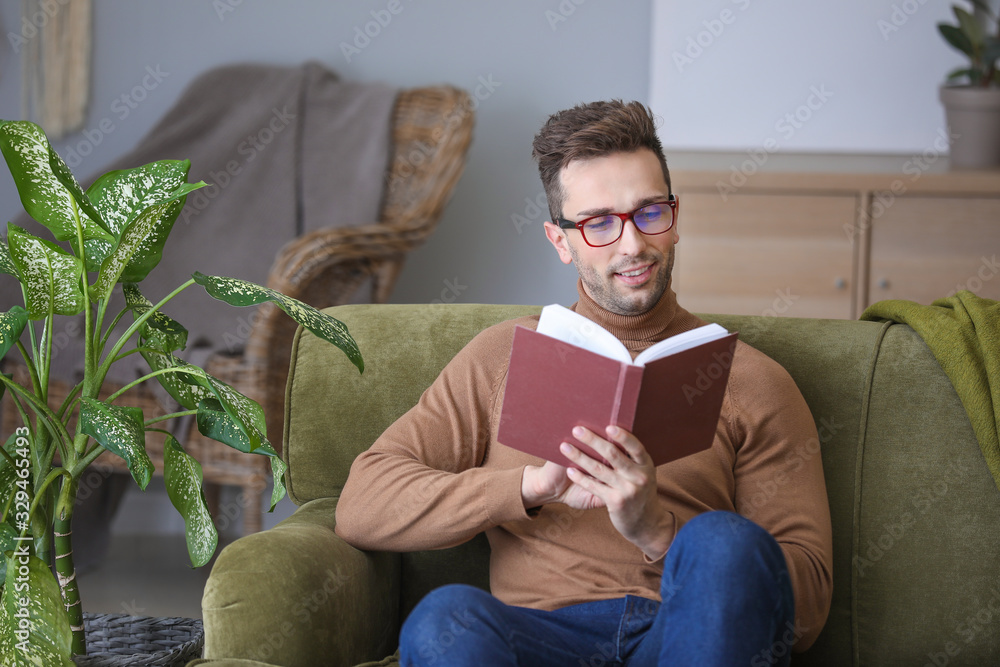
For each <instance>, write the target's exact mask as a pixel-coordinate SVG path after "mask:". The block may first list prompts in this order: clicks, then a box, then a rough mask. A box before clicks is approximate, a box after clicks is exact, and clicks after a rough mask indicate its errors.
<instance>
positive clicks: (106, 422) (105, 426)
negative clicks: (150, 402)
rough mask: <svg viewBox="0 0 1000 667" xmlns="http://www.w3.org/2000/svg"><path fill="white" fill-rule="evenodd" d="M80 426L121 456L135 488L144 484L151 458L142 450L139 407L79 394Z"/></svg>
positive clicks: (143, 434) (150, 471)
mask: <svg viewBox="0 0 1000 667" xmlns="http://www.w3.org/2000/svg"><path fill="white" fill-rule="evenodd" d="M80 430H81V431H83V432H84V433H86V434H87V435H89V436H90V437H92V438H93V439H94V440H96V441H97V442H98V443H99V444H100V445H101V446H102V447H104V449H106V450H108V451H109V452H112V453H113V454H117V455H118V456H120V457H121V458H122V459H124V460H125V463H127V464H128V469H129V472H131V473H132V479H134V480H135V482H136V484H138V485H139V488H141V489H145V488H146V485H147V484H149V480H150V479H152V477H153V462H152V461H150V460H149V455H148V454H147V453H146V429H145V427H144V426H143V423H142V408H134V407H130V406H125V405H108V404H107V403H102V402H101V401H98V400H96V399H93V398H83V399H81V404H80Z"/></svg>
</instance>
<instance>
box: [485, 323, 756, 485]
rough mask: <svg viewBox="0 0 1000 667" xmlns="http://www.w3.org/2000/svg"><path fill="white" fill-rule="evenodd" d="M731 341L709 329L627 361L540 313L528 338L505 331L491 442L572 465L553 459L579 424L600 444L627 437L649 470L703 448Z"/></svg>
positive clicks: (576, 326) (601, 336) (596, 332)
mask: <svg viewBox="0 0 1000 667" xmlns="http://www.w3.org/2000/svg"><path fill="white" fill-rule="evenodd" d="M736 338H737V334H735V333H729V332H728V331H726V330H725V329H724V328H723V327H721V326H719V325H718V324H708V325H705V326H703V327H699V328H697V329H692V330H690V331H685V332H683V333H680V334H678V335H676V336H673V337H671V338H667V339H665V340H662V341H660V342H658V343H656V344H654V345H652V346H650V347H649V348H647V349H646V350H644V351H643V352H642V353H640V354H639V355H638V356H637V357H636V358H635V360H634V361H633V360H632V356H631V354H629V351H628V349H627V348H626V347H625V345H624V344H622V342H621V341H620V340H618V339H617V338H615V336H614V335H613V334H611V333H610V332H609V331H607V330H606V329H604V328H603V327H601V326H600V325H598V324H597V323H596V322H593V321H592V320H589V319H587V318H586V317H584V316H583V315H580V314H578V313H576V312H574V311H572V310H569V309H568V308H564V307H563V306H559V305H551V306H546V307H545V308H543V309H542V315H541V318H540V319H539V322H538V327H537V329H536V330H532V329H529V328H527V327H523V326H518V327H517V328H516V329H515V331H514V342H513V347H512V349H511V357H510V370H509V372H508V374H507V387H506V389H505V391H504V398H503V407H502V409H501V413H500V429H499V434H498V440H499V441H500V443H501V444H503V445H506V446H508V447H513V448H514V449H518V450H521V451H523V452H526V453H528V454H532V455H534V456H538V457H541V458H543V459H547V460H549V461H554V462H555V463H559V464H560V465H565V466H569V465H573V464H572V463H571V462H570V461H569V459H567V458H565V457H564V456H563V455H562V454H561V453H560V452H559V445H560V443H562V442H569V443H571V444H573V445H575V446H577V447H579V448H580V449H581V450H583V451H584V452H586V453H587V454H589V455H591V456H593V457H594V458H596V459H598V460H603V459H602V458H601V457H600V456H598V455H597V454H596V453H594V452H593V451H592V450H591V449H590V448H589V447H587V446H586V445H584V444H583V443H581V442H579V441H578V440H576V438H574V437H573V436H572V430H573V427H574V426H577V425H580V426H585V427H587V428H589V429H590V430H591V431H593V432H595V433H597V434H598V435H600V436H602V437H604V428H605V427H606V426H607V425H608V424H615V425H617V426H620V427H622V428H624V429H626V430H628V431H631V432H632V433H634V434H635V435H636V437H638V438H639V440H640V441H641V442H642V443H643V445H644V446H645V447H646V451H648V452H649V454H650V456H651V457H652V459H653V463H654V464H655V465H658V466H659V465H663V464H664V463H669V462H670V461H673V460H675V459H679V458H681V457H684V456H687V455H689V454H694V453H695V452H699V451H701V450H703V449H707V448H708V447H710V446H711V444H712V440H713V439H714V437H715V430H716V424H717V423H718V421H719V413H720V411H721V409H722V398H723V395H724V394H725V389H726V383H727V381H728V379H729V369H730V367H731V366H732V362H733V353H734V351H735V349H736Z"/></svg>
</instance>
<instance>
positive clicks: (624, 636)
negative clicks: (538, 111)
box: [336, 101, 832, 667]
mask: <svg viewBox="0 0 1000 667" xmlns="http://www.w3.org/2000/svg"><path fill="white" fill-rule="evenodd" d="M534 156H535V158H536V160H537V161H538V165H539V172H540V174H541V178H542V183H543V185H544V187H545V192H546V196H547V197H548V201H549V208H550V213H551V214H552V222H546V223H545V234H546V237H547V238H548V240H549V242H550V243H552V245H553V247H554V248H555V250H556V252H557V253H558V255H559V258H560V260H562V261H563V262H564V263H567V264H568V263H570V262H572V263H573V264H574V265H575V266H576V268H577V270H578V271H579V274H580V279H579V281H578V292H579V301H578V302H577V303H576V304H575V305H574V306H573V308H574V309H575V310H576V311H577V312H579V313H580V314H582V315H585V316H587V317H589V318H591V319H593V320H595V321H596V322H598V323H599V324H601V325H602V326H603V327H605V328H606V329H608V330H610V331H611V332H612V333H614V334H615V335H616V336H618V338H620V339H621V340H622V342H623V343H624V344H625V345H626V347H628V348H629V350H630V351H631V353H632V354H633V356H634V355H635V354H637V353H638V352H640V351H641V350H643V349H645V348H646V347H648V346H649V345H651V344H652V343H655V342H656V341H658V340H662V339H663V338H666V337H668V336H671V335H674V334H677V333H679V332H681V331H685V330H688V329H692V328H694V327H696V326H699V325H701V324H702V323H703V322H702V321H701V320H699V319H698V318H697V317H695V316H694V315H691V314H690V313H688V312H687V311H685V310H684V309H683V308H681V307H680V306H679V305H678V304H677V300H676V296H675V294H674V292H673V291H672V290H671V289H670V276H671V269H672V267H673V261H674V246H675V244H676V243H677V242H678V240H679V237H678V233H677V224H676V218H677V216H676V213H677V208H678V205H677V200H676V198H675V197H673V196H672V194H673V193H672V192H671V190H670V177H669V173H668V170H667V166H666V161H665V159H664V157H663V151H662V147H661V145H660V142H659V140H658V139H657V137H656V133H655V127H654V124H653V119H652V116H651V115H650V113H649V112H648V110H647V109H646V108H645V107H644V106H642V105H641V104H638V103H634V102H633V103H629V104H623V103H622V102H619V101H614V102H597V103H593V104H588V105H583V106H579V107H575V108H573V109H570V110H567V111H563V112H560V113H557V114H555V115H553V116H552V117H550V118H549V120H548V122H547V123H546V124H545V126H544V127H543V128H542V130H541V131H540V133H539V134H538V136H536V137H535V141H534ZM537 320H538V318H537V316H536V317H533V318H520V319H518V320H513V321H510V322H504V323H502V324H499V325H497V326H494V327H491V328H489V329H487V330H486V331H484V332H482V333H481V334H479V335H478V336H477V337H476V338H475V339H473V340H472V341H471V342H470V343H469V345H467V346H466V347H465V348H464V349H463V350H462V351H461V352H460V353H459V354H458V355H457V356H456V357H455V359H453V360H452V362H451V363H449V364H448V366H447V367H446V368H445V369H444V371H442V373H441V375H440V376H439V377H438V379H437V380H436V381H435V382H434V384H433V385H432V386H431V387H430V388H429V389H428V390H427V391H426V392H425V393H424V395H423V396H422V397H421V399H420V401H419V403H418V404H417V405H416V406H415V407H414V408H413V409H412V410H410V411H409V412H408V413H406V414H405V415H404V416H403V417H401V418H400V419H399V420H398V421H397V422H396V423H395V424H393V425H392V426H391V427H390V428H388V429H387V430H386V432H385V433H384V434H383V435H382V436H381V437H380V438H379V440H378V441H377V442H376V443H375V444H374V445H373V446H372V448H371V449H370V450H369V451H367V452H365V453H364V454H362V455H361V456H359V457H358V459H357V460H356V461H355V463H354V466H353V467H352V469H351V474H350V477H349V479H348V481H347V484H346V485H345V488H344V491H343V494H342V496H341V498H340V501H339V504H338V507H337V528H336V530H337V533H338V534H339V535H340V536H341V537H343V538H344V539H345V540H347V541H348V542H350V543H352V544H354V545H355V546H357V547H359V548H362V549H376V550H397V551H409V550H421V549H435V548H444V547H449V546H453V545H456V544H460V543H462V542H464V541H466V540H469V539H471V538H472V537H473V536H475V535H476V534H478V533H480V532H483V531H485V532H486V535H487V537H488V538H489V541H490V547H491V551H492V556H491V564H490V587H491V591H492V595H491V594H488V593H485V592H483V591H480V590H479V589H475V588H471V587H467V586H458V585H455V586H446V587H443V588H440V589H437V590H436V591H433V592H432V593H431V594H429V595H428V596H427V597H426V598H425V599H424V600H423V601H421V603H420V604H419V605H418V606H417V608H416V609H415V610H414V611H413V612H412V613H411V615H410V616H409V618H408V619H407V620H406V622H405V624H404V627H403V630H402V632H401V636H400V654H401V660H402V663H403V664H404V665H544V666H546V667H552V666H555V665H574V666H576V665H596V664H628V665H699V666H703V665H726V666H731V665H758V664H759V665H769V664H785V665H787V664H788V661H789V655H790V652H791V649H792V647H793V645H794V648H795V649H797V650H802V649H804V648H807V647H808V646H809V645H810V644H811V643H812V642H813V641H814V640H815V638H816V636H817V635H818V634H819V631H820V629H821V628H822V625H823V623H824V622H825V620H826V615H827V613H828V611H829V605H830V591H831V585H832V584H831V535H830V530H831V529H830V517H829V507H828V505H827V499H826V489H825V484H824V481H823V472H822V468H821V461H820V458H819V457H818V456H812V455H810V454H809V453H808V452H810V451H815V449H814V447H815V445H816V443H817V442H818V440H817V434H816V428H815V425H814V423H813V420H812V417H811V415H810V413H809V410H808V408H807V406H806V405H805V401H804V400H803V399H802V396H801V394H800V393H799V392H798V389H797V388H796V387H795V384H794V382H793V381H792V380H791V378H790V377H789V376H788V374H787V373H786V372H785V371H784V370H783V369H782V368H781V367H780V366H778V365H777V364H776V363H775V362H774V361H772V360H771V359H769V358H767V357H766V356H764V355H763V354H761V353H759V352H757V351H756V350H754V349H752V348H750V347H749V346H747V345H745V344H742V343H740V344H738V347H737V349H736V353H735V355H734V359H733V365H732V368H731V370H730V379H729V384H728V386H727V389H726V396H725V399H724V402H723V408H722V415H721V417H720V419H719V425H718V428H717V431H716V436H715V440H714V442H713V445H712V447H711V448H709V449H708V450H705V451H703V452H699V453H697V454H694V455H691V456H688V457H685V458H683V459H680V460H677V461H674V462H671V463H668V464H666V465H663V466H660V467H658V468H654V467H653V465H652V462H651V461H650V458H649V456H648V454H647V453H646V451H645V449H644V447H643V444H642V443H641V442H639V440H638V439H637V438H636V437H635V436H633V435H632V434H630V433H628V432H626V431H624V430H623V429H620V428H614V427H608V429H607V430H606V432H604V433H593V432H590V431H587V430H585V429H577V430H576V431H575V432H574V434H573V435H574V437H576V438H577V439H579V440H580V441H581V442H583V443H585V444H587V445H589V446H590V447H591V448H593V449H594V450H595V451H596V452H597V453H599V454H600V455H602V456H603V457H604V458H605V459H606V461H607V465H605V464H604V463H599V462H598V461H596V460H595V459H591V458H589V457H588V456H586V455H584V454H583V453H582V452H581V451H580V450H578V449H576V448H574V447H573V446H572V445H571V444H569V443H566V444H564V445H563V452H564V453H565V454H566V456H567V457H568V458H570V459H571V460H572V461H574V462H575V463H576V464H577V465H579V467H580V468H581V469H582V471H583V472H580V471H577V470H575V469H572V468H564V467H562V466H558V465H556V464H554V463H552V462H543V461H541V460H540V459H536V458H533V457H531V456H529V455H526V454H523V453H521V452H519V451H516V450H514V449H511V448H509V447H505V446H504V445H503V444H502V443H499V442H497V440H496V433H497V426H498V424H497V420H498V418H499V414H500V408H501V403H502V397H503V389H504V382H505V378H506V371H507V364H508V361H509V355H510V349H511V340H512V336H513V330H514V325H515V324H518V323H520V324H525V325H529V326H534V325H536V324H537ZM810 448H813V449H810ZM543 463H544V465H542V464H543ZM456 624H460V628H459V627H458V626H457V625H456ZM459 629H460V630H461V631H460V632H458V631H456V630H459ZM445 636H447V637H448V639H449V641H448V642H442V641H441V638H442V637H445Z"/></svg>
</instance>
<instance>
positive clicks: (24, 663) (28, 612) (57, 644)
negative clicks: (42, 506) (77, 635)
mask: <svg viewBox="0 0 1000 667" xmlns="http://www.w3.org/2000/svg"><path fill="white" fill-rule="evenodd" d="M26 544H28V543H27V542H21V543H20V545H26ZM5 558H6V559H7V573H6V577H5V579H4V587H3V596H2V597H0V664H3V665H5V666H6V667H28V666H29V665H30V666H31V667H43V666H44V667H73V664H74V663H73V660H72V658H71V655H72V645H73V633H72V631H71V630H70V625H69V617H68V616H67V614H66V607H65V606H64V605H63V601H62V597H61V595H60V593H59V584H58V583H56V580H55V577H53V576H52V572H51V570H49V566H48V564H46V563H45V562H44V561H43V560H41V559H39V558H37V557H35V556H33V555H30V554H29V553H28V549H27V547H25V546H18V547H16V548H15V549H14V550H13V551H9V552H7V555H6V556H5Z"/></svg>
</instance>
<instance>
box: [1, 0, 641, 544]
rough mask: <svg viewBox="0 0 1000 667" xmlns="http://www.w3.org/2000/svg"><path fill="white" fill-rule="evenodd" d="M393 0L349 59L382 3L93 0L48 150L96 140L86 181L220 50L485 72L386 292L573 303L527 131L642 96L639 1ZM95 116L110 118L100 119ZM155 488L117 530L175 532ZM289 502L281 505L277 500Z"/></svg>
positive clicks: (16, 12)
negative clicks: (470, 118) (594, 104)
mask: <svg viewBox="0 0 1000 667" xmlns="http://www.w3.org/2000/svg"><path fill="white" fill-rule="evenodd" d="M400 1H401V6H402V11H400V12H399V13H398V14H396V15H395V16H393V18H392V21H391V22H390V23H388V24H387V25H386V26H385V27H384V28H383V29H382V31H381V33H380V34H379V35H377V36H376V37H375V38H374V39H372V40H371V42H370V44H368V45H367V46H366V47H365V48H364V49H363V50H361V52H360V53H359V54H354V55H353V56H352V57H351V60H350V62H348V61H347V58H346V57H345V55H344V54H343V52H342V50H341V47H340V44H341V42H348V43H350V42H352V41H353V40H354V37H355V29H356V28H358V27H360V28H362V29H364V26H365V24H366V23H367V22H369V21H372V20H373V17H372V14H371V12H372V11H375V12H379V11H380V10H384V9H385V8H386V7H387V6H388V5H389V1H388V0H373V1H371V2H352V3H346V2H336V3H335V2H326V1H323V0H285V1H283V2H280V3H279V2H268V1H265V0H215V1H214V2H208V1H207V0H171V1H169V2H167V1H165V0H160V1H159V2H154V1H147V2H134V1H132V0H95V16H94V53H93V88H92V98H91V105H90V112H89V118H88V121H87V123H86V126H85V127H86V128H87V130H89V132H90V134H89V135H87V134H85V133H83V132H81V133H78V134H76V135H73V136H70V137H67V138H66V139H65V140H62V141H58V142H56V149H57V150H58V151H60V152H61V153H62V154H66V153H65V150H66V149H67V148H68V147H72V146H79V145H80V142H84V143H85V144H86V145H87V146H91V145H92V146H93V150H92V152H91V153H90V154H89V155H87V156H86V157H85V158H83V159H82V162H81V164H80V165H79V167H76V168H75V169H74V171H75V173H76V174H77V176H78V177H79V178H80V179H81V180H83V181H84V182H85V185H86V184H87V180H88V177H92V176H94V175H96V174H98V173H100V172H101V171H103V167H104V165H106V164H108V163H110V162H111V161H112V160H113V159H114V158H115V157H117V156H119V155H122V154H124V153H125V152H127V151H128V150H129V149H131V148H132V147H133V146H134V145H135V143H136V142H137V141H138V140H139V139H140V138H141V137H142V136H143V135H144V134H145V133H146V132H147V131H148V130H149V129H150V128H151V127H152V126H153V125H154V123H156V121H158V120H159V119H160V117H161V116H162V115H163V114H164V113H165V112H166V111H167V110H168V109H169V108H170V107H171V105H172V104H173V103H174V102H175V100H177V98H178V97H179V95H180V93H181V91H182V90H183V89H184V87H185V85H186V84H187V83H188V82H190V81H191V80H192V79H193V78H194V77H195V76H197V75H198V74H200V73H201V72H203V71H205V70H206V69H209V68H211V67H214V66H216V65H221V64H225V63H234V62H242V61H254V62H267V63H278V64H289V65H293V64H297V63H300V62H302V61H304V60H307V59H316V60H319V61H321V62H323V63H326V64H327V65H328V66H330V67H331V68H333V69H335V70H337V71H339V72H340V73H341V75H342V76H343V77H345V78H349V79H357V80H365V81H376V80H377V81H384V82H387V83H389V84H391V85H395V86H400V87H405V86H418V85H427V84H434V83H442V82H444V83H450V84H453V85H456V86H459V87H463V88H466V89H468V90H470V91H471V90H475V88H476V87H477V86H479V85H480V79H481V78H482V79H485V80H487V81H492V82H493V87H494V88H495V89H494V90H493V91H492V92H491V93H490V94H489V96H488V97H486V98H485V99H483V100H482V101H481V102H480V104H479V107H478V109H477V117H476V129H475V135H474V140H473V144H472V147H471V149H470V152H469V156H468V162H467V166H466V170H465V173H464V175H463V177H462V180H461V181H460V182H459V184H458V187H457V188H456V191H455V194H454V197H453V199H452V200H451V203H450V204H449V206H448V207H447V209H446V210H445V213H444V217H443V219H442V221H441V223H440V226H439V227H438V229H437V231H436V232H435V233H434V235H433V236H432V237H431V238H430V240H429V241H428V243H427V244H426V245H425V246H424V247H422V248H421V249H419V250H417V251H416V252H414V253H413V254H412V255H411V257H410V259H409V261H408V263H407V266H406V268H405V270H404V273H403V275H402V276H401V278H400V281H399V284H398V287H397V289H396V292H395V294H394V295H393V299H392V300H393V301H396V302H410V303H413V302H428V301H432V300H434V299H441V298H442V292H444V294H443V297H444V298H445V299H446V300H453V299H454V300H456V301H461V302H467V303H471V302H489V303H535V304H546V303H552V302H557V301H558V302H562V303H570V302H572V301H574V300H575V299H576V287H575V286H576V272H575V270H574V269H573V268H572V267H567V266H565V265H563V264H561V263H560V262H559V261H558V260H557V259H556V256H555V253H554V252H553V251H552V250H551V249H550V247H549V246H548V243H547V242H546V241H545V240H544V238H543V235H542V227H541V221H542V213H541V210H540V209H533V208H532V207H529V204H528V203H527V202H526V199H527V200H528V201H529V202H530V201H533V200H536V199H538V200H539V201H543V198H541V197H540V196H539V195H541V185H540V183H539V181H538V176H537V172H536V170H535V167H534V165H533V163H532V161H531V157H530V146H531V138H532V136H533V135H534V133H535V132H536V131H537V130H538V128H539V126H540V125H541V123H542V122H543V121H544V119H545V118H546V117H547V116H548V114H550V113H552V112H553V111H556V110H558V109H561V108H565V107H567V106H571V105H573V104H577V103H579V102H583V101H589V100H592V99H600V98H610V97H621V98H624V99H639V100H643V101H647V94H648V81H649V53H650V48H649V17H650V3H649V0H639V1H637V2H628V3H620V2H618V3H614V2H611V0H544V1H531V0H509V1H506V2H502V3H501V2H498V1H494V2H484V1H479V2H444V1H443V0H400ZM19 5H20V3H17V2H12V1H8V0H5V1H4V2H3V3H2V4H0V21H2V23H3V35H4V40H3V44H0V118H4V119H16V118H20V117H21V110H20V86H21V72H20V60H21V59H20V55H19V54H17V53H15V52H14V50H13V47H12V45H11V41H10V39H9V38H8V37H7V33H8V32H14V33H15V34H18V33H20V32H21V28H22V26H21V22H20V7H19ZM226 9H228V10H231V11H222V10H226ZM560 12H562V13H560ZM563 14H565V16H564V15H563ZM382 16H383V18H384V14H383V15H382ZM562 19H565V20H562ZM550 21H551V22H550ZM25 34H26V35H27V34H29V33H25ZM147 67H149V68H153V69H154V70H156V69H157V68H158V69H159V71H160V72H162V73H164V74H165V76H162V81H161V82H159V83H158V84H156V85H155V86H151V87H150V88H151V89H150V90H148V91H146V92H145V94H144V99H143V100H142V101H141V102H139V103H138V104H136V105H135V108H134V109H131V108H129V109H128V113H127V114H125V113H124V111H123V109H125V108H127V107H123V105H122V102H121V100H120V98H121V96H122V95H128V94H129V93H130V91H132V90H133V88H134V87H135V86H136V85H139V84H141V82H142V80H143V77H144V76H146V68H147ZM148 81H150V82H151V80H148ZM480 90H481V92H482V93H484V94H485V93H486V92H487V89H486V88H481V89H480ZM102 120H110V122H111V123H112V125H113V130H112V131H110V132H100V131H99V128H100V126H101V121H102ZM104 127H108V125H107V122H105V124H104ZM95 132H97V133H96V134H95ZM87 136H89V137H90V139H88V138H87ZM98 139H99V141H98ZM526 209H528V210H527V211H526ZM21 211H22V208H21V205H20V202H19V200H18V198H17V194H16V190H15V188H14V185H13V181H12V180H11V178H10V176H9V173H8V172H7V170H6V168H4V169H0V223H6V221H7V220H11V219H13V218H15V217H16V216H17V215H19V214H20V212H21ZM526 213H527V216H526V217H527V218H528V219H530V221H531V222H530V224H528V225H522V227H521V228H520V230H519V229H518V228H517V227H515V225H514V223H513V222H512V216H514V215H519V216H525V215H526ZM4 226H5V225H4ZM205 270H206V271H210V270H211V267H206V269H205ZM452 286H455V287H452ZM164 287H166V286H164ZM10 305H11V304H0V309H2V310H6V309H7V308H8V307H9V306H10ZM150 491H151V492H150V493H145V494H140V493H132V492H130V500H129V502H128V503H127V505H126V507H125V508H123V510H122V511H121V512H119V515H118V519H117V521H116V524H115V528H116V530H121V531H129V532H149V531H170V532H182V531H183V523H182V522H181V520H180V518H179V517H178V516H177V515H176V512H174V511H173V509H172V508H170V506H169V503H168V502H167V499H166V496H165V493H164V492H163V490H162V481H160V480H156V481H154V483H153V484H152V485H151V487H150ZM287 505H288V501H287V500H286V501H285V503H283V505H282V509H283V510H284V511H281V510H279V511H276V514H277V515H278V516H282V515H284V514H285V513H287V511H288V510H289V508H288V506H287ZM224 506H228V507H232V506H233V502H232V500H229V501H226V499H224ZM275 518H277V517H274V516H271V517H268V519H267V521H266V525H270V524H272V523H273V522H274V520H275Z"/></svg>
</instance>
